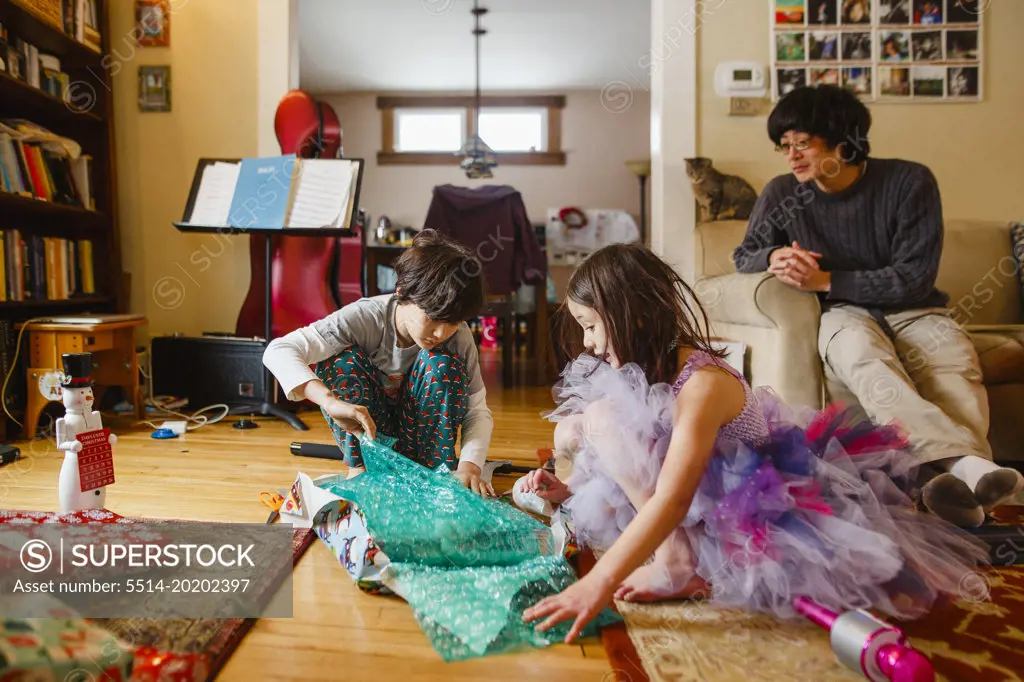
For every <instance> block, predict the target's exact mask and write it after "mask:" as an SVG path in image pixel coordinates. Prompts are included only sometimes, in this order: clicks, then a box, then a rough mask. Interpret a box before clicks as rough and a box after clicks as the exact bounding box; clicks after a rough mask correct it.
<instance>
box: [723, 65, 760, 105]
mask: <svg viewBox="0 0 1024 682" xmlns="http://www.w3.org/2000/svg"><path fill="white" fill-rule="evenodd" d="M715 94H717V95H718V96H719V97H764V96H766V95H767V94H768V83H767V81H766V77H765V69H764V66H762V65H761V64H758V63H757V62H741V61H736V62H722V63H721V64H719V65H718V66H717V67H716V68H715Z"/></svg>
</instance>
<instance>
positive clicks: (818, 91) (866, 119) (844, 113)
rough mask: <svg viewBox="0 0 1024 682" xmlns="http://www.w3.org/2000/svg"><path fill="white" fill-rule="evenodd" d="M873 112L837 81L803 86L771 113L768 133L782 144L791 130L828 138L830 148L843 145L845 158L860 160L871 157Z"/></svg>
mask: <svg viewBox="0 0 1024 682" xmlns="http://www.w3.org/2000/svg"><path fill="white" fill-rule="evenodd" d="M870 129H871V113H870V112H869V111H868V108H867V107H866V106H864V103H863V102H861V101H860V99H858V98H857V96H856V95H855V94H853V93H852V92H850V91H849V90H845V89H843V88H840V87H837V86H835V85H818V86H815V87H802V88H796V89H795V90H793V91H791V92H789V93H788V94H786V95H785V96H784V97H783V98H782V99H781V100H779V103H778V104H776V105H775V109H774V110H772V113H771V115H770V116H769V117H768V137H770V138H771V140H772V142H774V143H775V144H779V142H780V141H781V140H782V136H783V135H785V134H786V133H787V132H789V131H790V130H792V131H795V132H800V133H808V134H810V135H815V136H817V137H821V138H823V139H824V140H825V143H826V144H827V145H828V148H829V149H835V148H836V147H838V146H839V145H843V149H842V151H841V153H840V156H841V157H842V159H843V161H845V162H846V163H851V164H858V163H861V162H863V161H864V160H865V159H867V158H868V154H869V153H870V152H871V144H870V143H869V142H868V130H870Z"/></svg>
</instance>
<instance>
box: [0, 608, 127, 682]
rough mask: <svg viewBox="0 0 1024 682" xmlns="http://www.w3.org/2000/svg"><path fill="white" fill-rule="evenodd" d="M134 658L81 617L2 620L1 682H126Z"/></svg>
mask: <svg viewBox="0 0 1024 682" xmlns="http://www.w3.org/2000/svg"><path fill="white" fill-rule="evenodd" d="M132 662H133V654H132V652H131V651H128V650H126V649H124V648H122V645H121V644H119V643H118V641H117V639H115V638H114V636H113V635H112V634H110V633H109V632H107V631H106V630H104V629H102V628H99V627H96V626H95V625H90V624H88V623H87V622H85V621H84V620H82V619H81V618H63V617H55V618H2V619H0V681H2V682H16V681H20V680H31V681H32V682H50V681H52V682H65V681H69V680H103V681H104V682H122V681H125V680H128V679H129V678H130V677H131V673H132Z"/></svg>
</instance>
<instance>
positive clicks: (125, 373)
mask: <svg viewBox="0 0 1024 682" xmlns="http://www.w3.org/2000/svg"><path fill="white" fill-rule="evenodd" d="M144 324H146V318H140V319H136V320H119V321H117V322H107V323H103V324H50V323H46V322H32V323H29V324H28V325H26V329H25V331H26V333H27V334H28V344H29V356H28V369H27V370H26V377H25V378H26V382H27V385H26V392H27V393H28V398H27V401H26V406H25V437H26V438H29V439H31V438H35V435H36V428H37V426H38V422H39V415H40V414H42V412H43V410H44V409H45V408H46V405H47V404H48V403H49V402H51V401H55V400H60V396H59V395H56V394H54V393H50V394H49V395H44V394H43V392H42V390H41V389H40V387H39V381H40V379H42V378H43V377H44V376H46V375H47V374H50V373H53V372H54V371H63V369H64V363H63V362H62V361H61V355H63V354H64V353H92V380H93V383H94V384H95V388H94V389H93V392H94V394H95V395H96V405H99V404H100V399H101V397H102V393H103V391H106V390H107V389H108V388H110V387H112V386H120V387H122V388H126V389H128V390H129V391H130V394H131V396H132V402H134V403H135V416H136V418H138V419H142V418H143V417H144V415H145V405H144V404H143V396H142V391H141V390H140V388H139V363H138V358H137V356H136V354H135V327H139V326H142V325H144Z"/></svg>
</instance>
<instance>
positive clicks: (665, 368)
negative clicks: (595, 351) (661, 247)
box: [558, 244, 725, 383]
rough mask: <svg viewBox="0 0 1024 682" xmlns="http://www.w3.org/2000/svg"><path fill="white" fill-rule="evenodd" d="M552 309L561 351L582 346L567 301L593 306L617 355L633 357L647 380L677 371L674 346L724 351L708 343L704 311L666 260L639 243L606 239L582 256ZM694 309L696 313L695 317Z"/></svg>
mask: <svg viewBox="0 0 1024 682" xmlns="http://www.w3.org/2000/svg"><path fill="white" fill-rule="evenodd" d="M565 299H566V300H565V303H563V304H562V308H561V309H560V310H559V314H558V326H559V328H560V334H559V335H560V337H561V343H562V348H563V352H564V353H566V355H567V356H568V357H569V358H575V357H577V356H578V355H579V354H580V353H581V352H583V350H584V348H583V333H582V330H581V329H580V326H579V324H577V323H576V321H575V320H573V319H572V314H571V313H569V312H568V301H569V300H570V299H572V300H573V301H575V302H576V303H579V304H580V305H585V306H587V307H588V308H593V309H594V310H596V311H597V313H598V314H599V315H600V316H601V320H602V321H603V322H604V327H605V331H606V333H607V334H608V339H609V340H610V341H611V344H612V348H613V349H614V351H615V354H616V355H617V356H618V358H619V361H620V362H621V363H622V364H623V365H626V364H627V363H630V362H635V363H636V364H637V365H639V366H640V368H641V369H643V371H644V374H646V375H647V380H648V381H649V382H651V383H659V382H665V383H672V382H674V381H675V380H676V378H677V375H678V373H679V349H680V348H684V347H688V348H696V349H699V350H703V351H706V352H708V353H710V354H712V355H714V356H715V357H719V358H721V357H724V355H725V353H724V352H723V351H721V350H717V349H715V348H713V347H712V345H711V341H710V340H709V339H708V337H707V334H706V332H704V331H702V328H701V326H700V321H701V320H703V323H704V326H703V329H704V330H706V329H707V328H708V326H709V324H708V316H707V313H706V312H704V309H703V308H702V307H701V305H700V302H699V301H698V300H697V297H696V296H695V295H694V293H693V290H692V289H690V287H689V286H687V284H686V282H684V281H683V278H682V277H680V276H679V274H678V273H677V272H676V271H675V270H674V269H673V268H672V266H671V265H669V264H668V263H666V262H665V261H663V260H662V259H660V258H659V257H658V256H657V255H655V254H654V252H653V251H651V250H650V249H648V248H647V247H645V246H642V245H640V244H612V245H610V246H606V247H604V248H602V249H599V250H597V251H595V252H594V253H592V254H591V255H590V256H588V257H587V258H586V260H584V261H583V262H582V263H580V265H579V266H578V267H577V268H576V270H575V271H574V272H573V273H572V276H571V277H570V278H569V286H568V288H567V290H566V295H565ZM698 311H699V313H700V315H701V317H700V318H698V316H697V312H698Z"/></svg>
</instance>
